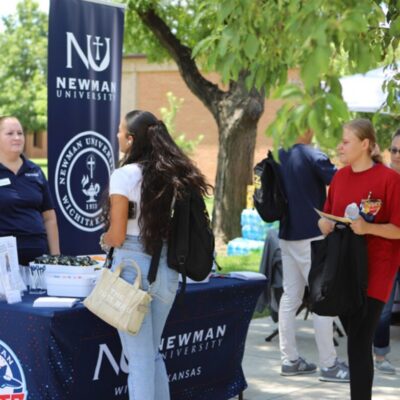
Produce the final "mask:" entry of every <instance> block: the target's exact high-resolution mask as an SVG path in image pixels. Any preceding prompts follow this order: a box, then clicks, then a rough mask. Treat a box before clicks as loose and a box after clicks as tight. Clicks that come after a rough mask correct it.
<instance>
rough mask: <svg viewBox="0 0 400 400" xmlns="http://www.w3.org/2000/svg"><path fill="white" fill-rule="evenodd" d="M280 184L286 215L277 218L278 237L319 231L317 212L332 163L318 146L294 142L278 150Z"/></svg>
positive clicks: (295, 237) (308, 235)
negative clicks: (279, 219) (281, 183)
mask: <svg viewBox="0 0 400 400" xmlns="http://www.w3.org/2000/svg"><path fill="white" fill-rule="evenodd" d="M279 160H280V162H281V170H282V178H283V185H284V188H285V191H286V196H287V200H288V206H289V207H288V215H287V218H285V220H283V221H281V223H280V228H279V238H280V239H285V240H303V239H310V238H313V237H316V236H320V235H321V231H320V230H319V228H318V219H319V216H318V214H317V213H316V212H315V211H314V208H318V209H319V210H322V208H323V206H324V203H325V199H326V186H327V185H329V184H330V182H331V180H332V178H333V175H334V174H335V172H336V167H335V166H334V165H333V164H332V163H331V162H330V161H329V158H328V157H327V156H326V155H325V154H324V153H322V152H321V151H320V150H317V149H315V148H314V147H312V146H310V145H305V144H296V145H294V146H293V147H291V148H290V149H288V150H283V149H281V150H279Z"/></svg>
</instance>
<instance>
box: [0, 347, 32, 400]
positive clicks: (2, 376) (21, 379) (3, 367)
mask: <svg viewBox="0 0 400 400" xmlns="http://www.w3.org/2000/svg"><path fill="white" fill-rule="evenodd" d="M0 399H1V400H27V399H28V391H27V388H26V380H25V375H24V371H23V369H22V367H21V364H20V362H19V360H18V358H17V357H16V355H15V354H14V352H13V351H12V350H11V349H10V347H8V346H7V344H6V343H4V342H3V341H1V340H0Z"/></svg>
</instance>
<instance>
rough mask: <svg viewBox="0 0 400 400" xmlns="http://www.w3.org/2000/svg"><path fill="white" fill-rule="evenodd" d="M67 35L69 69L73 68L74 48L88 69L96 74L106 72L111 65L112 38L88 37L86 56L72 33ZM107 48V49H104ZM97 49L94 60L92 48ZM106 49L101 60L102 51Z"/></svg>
mask: <svg viewBox="0 0 400 400" xmlns="http://www.w3.org/2000/svg"><path fill="white" fill-rule="evenodd" d="M66 34H67V66H66V67H67V68H72V48H74V49H75V51H76V54H78V56H79V58H80V59H81V60H82V62H83V64H84V65H85V67H86V68H87V69H90V68H91V69H93V70H94V71H96V72H100V71H104V70H105V69H107V68H108V66H109V65H110V38H108V37H105V38H101V36H95V37H94V38H93V36H92V35H86V54H85V52H84V51H83V50H82V48H81V46H80V45H79V43H78V41H77V40H76V38H75V36H74V34H73V33H72V32H66ZM104 46H105V47H104ZM93 47H94V48H95V53H96V55H95V57H94V58H93V53H92V48H93ZM103 47H104V48H105V51H104V57H103V59H102V60H101V57H100V53H101V52H102V51H101V50H100V49H103Z"/></svg>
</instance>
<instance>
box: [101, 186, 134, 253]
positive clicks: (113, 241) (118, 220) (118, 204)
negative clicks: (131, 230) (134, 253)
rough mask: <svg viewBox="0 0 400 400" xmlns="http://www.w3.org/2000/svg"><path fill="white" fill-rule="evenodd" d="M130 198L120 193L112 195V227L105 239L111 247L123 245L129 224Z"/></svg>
mask: <svg viewBox="0 0 400 400" xmlns="http://www.w3.org/2000/svg"><path fill="white" fill-rule="evenodd" d="M128 208H129V201H128V198H127V197H125V196H122V195H119V194H112V195H111V196H110V227H109V229H108V231H107V232H106V233H105V235H104V238H103V241H104V243H105V244H106V245H107V246H110V247H121V246H122V244H123V243H124V241H125V238H126V229H127V226H128Z"/></svg>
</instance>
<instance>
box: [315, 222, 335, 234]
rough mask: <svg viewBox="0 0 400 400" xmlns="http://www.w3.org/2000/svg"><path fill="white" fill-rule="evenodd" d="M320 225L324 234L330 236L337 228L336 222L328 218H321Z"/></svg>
mask: <svg viewBox="0 0 400 400" xmlns="http://www.w3.org/2000/svg"><path fill="white" fill-rule="evenodd" d="M318 227H319V230H320V231H321V232H322V234H323V235H324V236H328V235H329V234H330V233H331V232H333V230H334V229H335V223H334V222H333V221H330V220H329V219H327V218H320V219H319V220H318Z"/></svg>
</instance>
